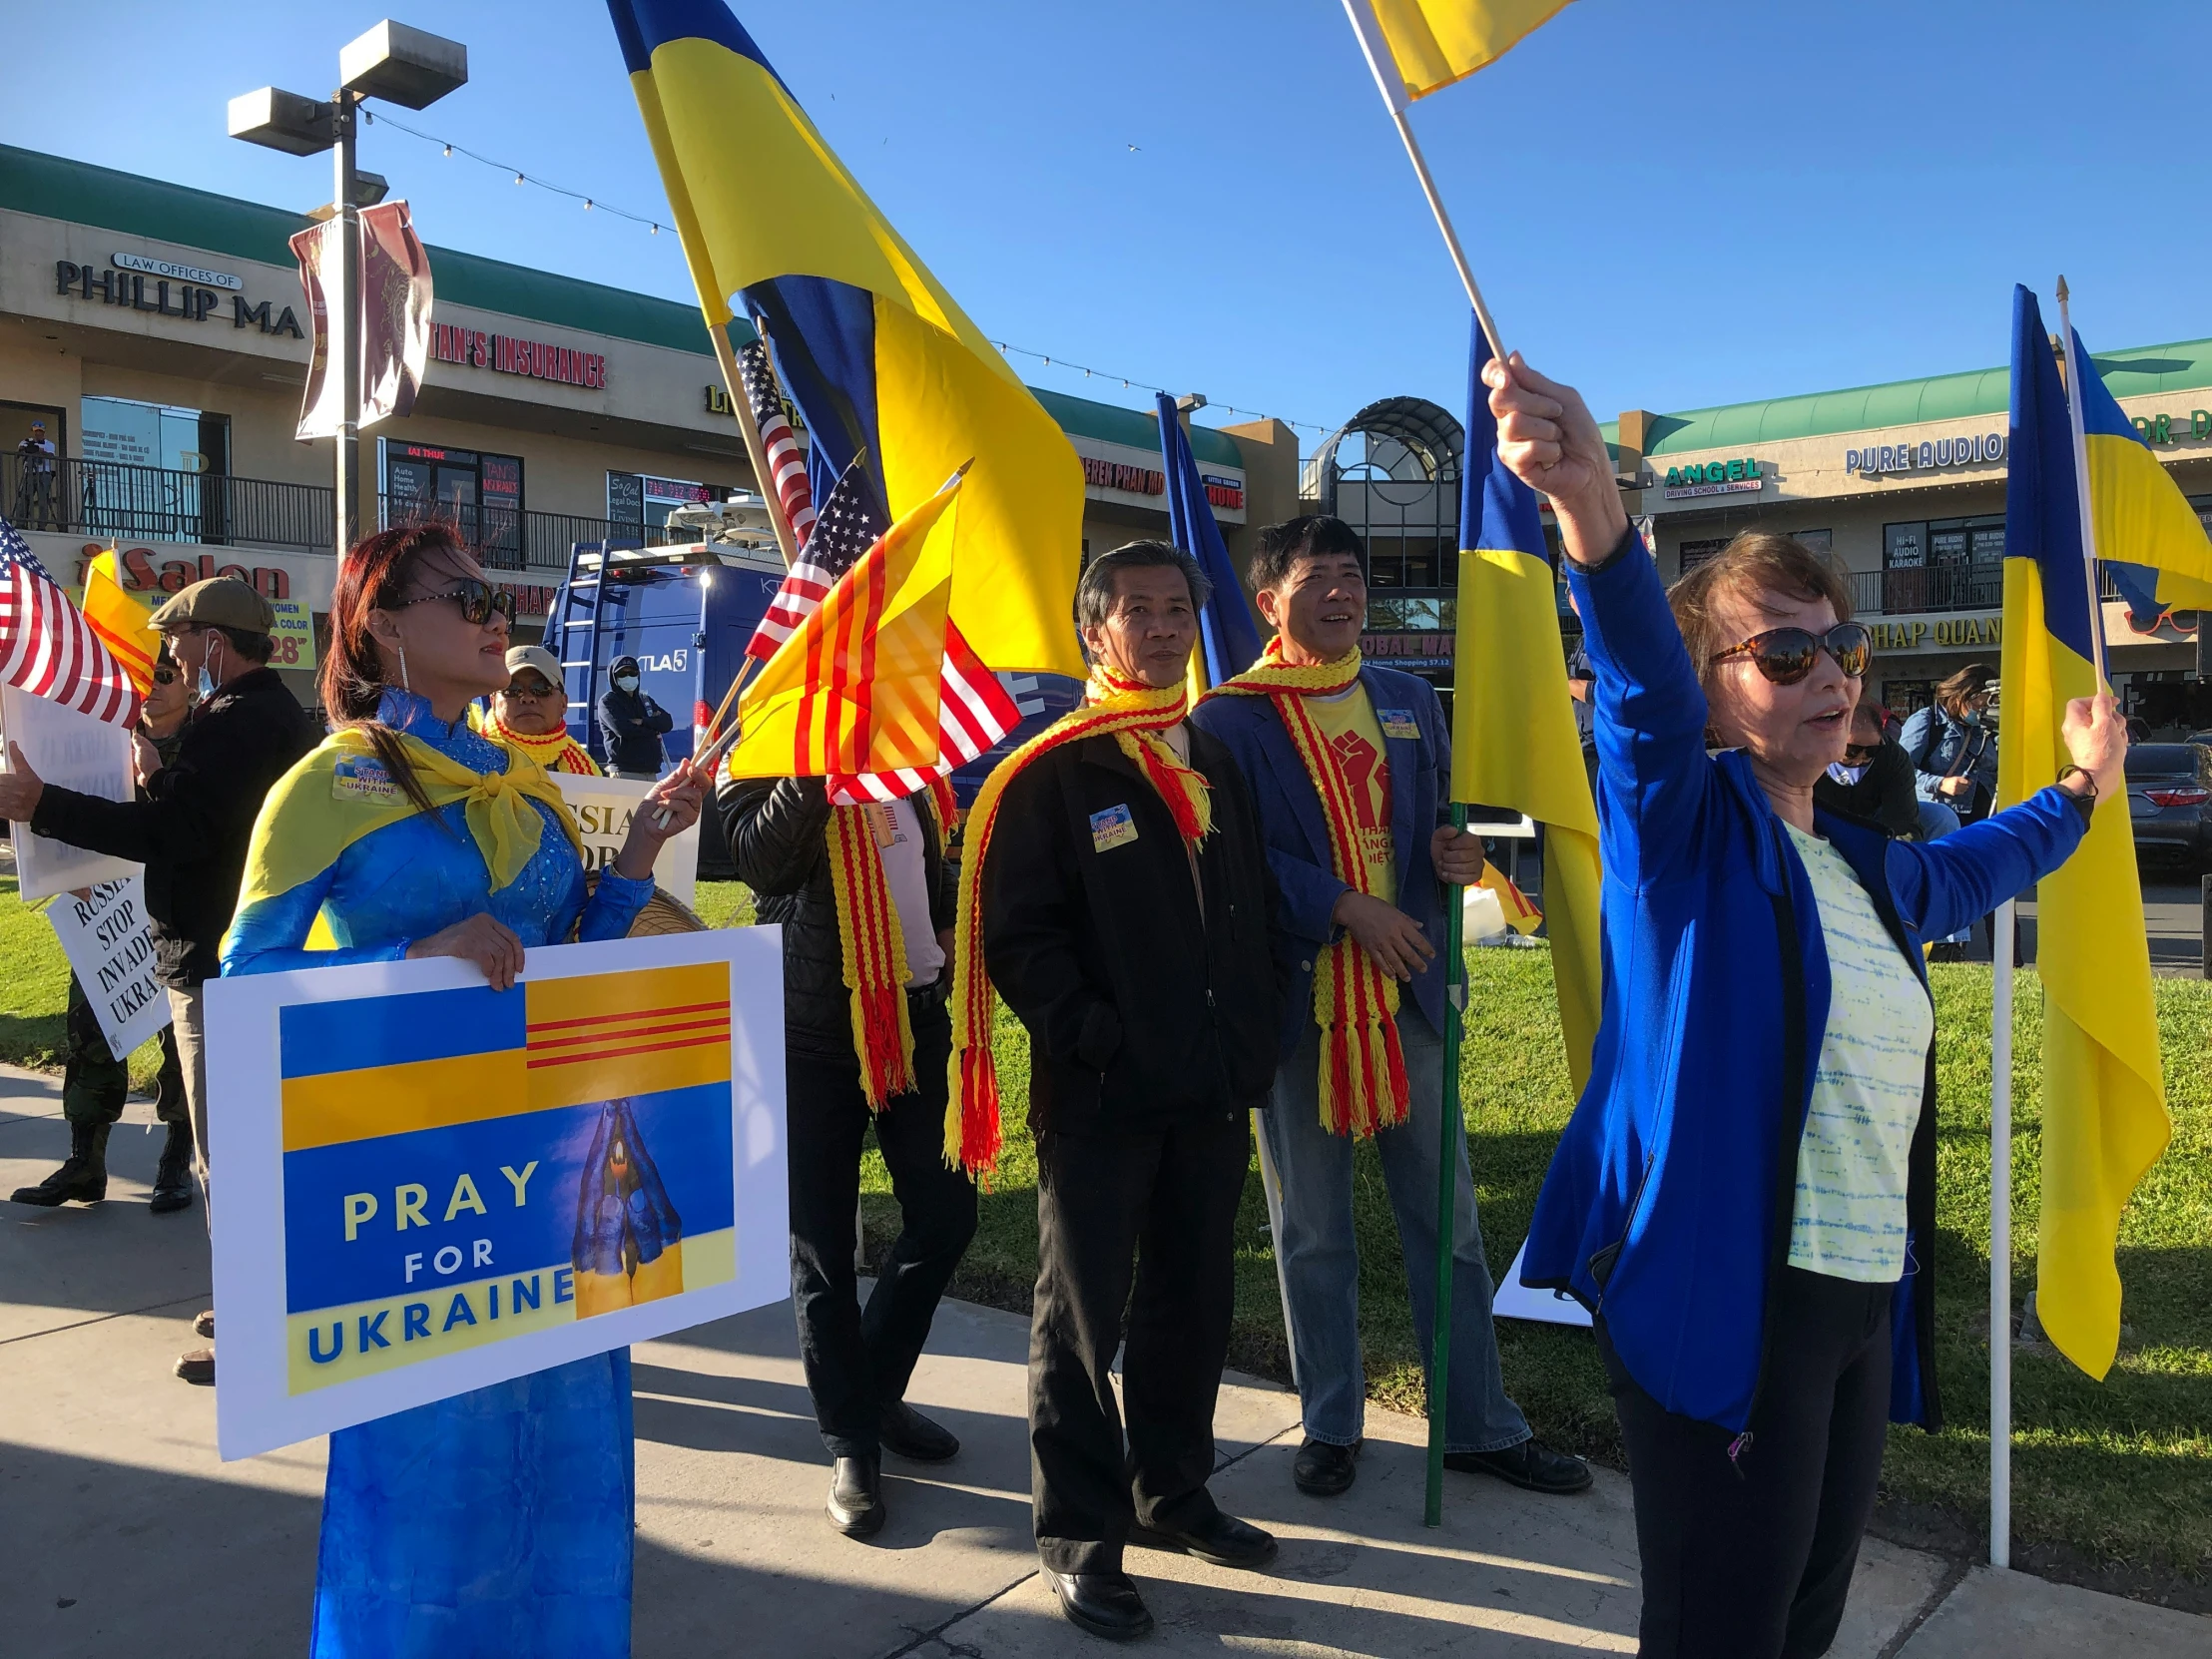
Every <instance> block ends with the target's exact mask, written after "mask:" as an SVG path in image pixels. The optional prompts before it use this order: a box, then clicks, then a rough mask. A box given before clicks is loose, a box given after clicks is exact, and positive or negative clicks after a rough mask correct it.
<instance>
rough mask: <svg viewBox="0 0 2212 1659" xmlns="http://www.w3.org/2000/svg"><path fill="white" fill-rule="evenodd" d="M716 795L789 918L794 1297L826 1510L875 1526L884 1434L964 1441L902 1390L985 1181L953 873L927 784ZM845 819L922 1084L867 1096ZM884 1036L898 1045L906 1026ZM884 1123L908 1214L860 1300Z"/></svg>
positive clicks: (941, 1453)
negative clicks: (962, 1042) (835, 852)
mask: <svg viewBox="0 0 2212 1659" xmlns="http://www.w3.org/2000/svg"><path fill="white" fill-rule="evenodd" d="M720 806H721V809H722V823H723V830H724V833H725V834H727V835H728V837H729V841H730V851H731V856H732V859H733V860H734V862H735V863H736V865H737V872H738V878H739V879H740V880H742V881H744V882H745V883H746V884H747V885H748V886H750V887H751V888H752V889H753V891H754V893H755V894H756V895H757V896H758V898H759V901H760V911H759V915H760V919H761V920H762V921H764V922H780V923H782V924H783V928H784V1045H785V1048H784V1052H785V1099H786V1108H785V1110H786V1115H787V1123H788V1130H787V1133H788V1135H789V1145H790V1190H791V1229H792V1306H793V1309H794V1311H795V1312H796V1313H797V1315H798V1317H799V1348H800V1359H801V1363H802V1365H803V1366H804V1368H805V1370H806V1374H807V1389H808V1392H809V1393H810V1394H812V1395H813V1397H814V1402H815V1420H816V1422H817V1424H818V1425H819V1426H820V1428H821V1430H822V1440H823V1444H824V1445H825V1446H827V1447H828V1448H829V1451H830V1456H831V1457H832V1458H833V1459H834V1460H835V1467H834V1471H833V1472H832V1474H831V1477H830V1497H829V1503H828V1509H829V1514H830V1524H831V1525H832V1526H833V1527H835V1528H836V1529H837V1530H838V1531H840V1532H842V1533H844V1534H845V1535H846V1536H848V1537H867V1536H869V1535H871V1534H873V1533H875V1532H877V1531H879V1530H880V1529H881V1528H882V1525H883V1521H884V1518H885V1510H884V1505H883V1493H882V1471H881V1453H882V1450H883V1448H885V1447H887V1448H888V1449H890V1450H891V1451H892V1452H894V1453H896V1454H897V1455H899V1456H901V1457H906V1458H911V1459H914V1460H916V1461H920V1462H929V1463H937V1462H943V1461H945V1460H947V1459H949V1458H951V1457H952V1456H954V1455H955V1454H956V1453H957V1452H958V1451H959V1449H960V1442H959V1441H958V1440H957V1439H956V1438H955V1437H954V1436H953V1435H952V1433H951V1432H950V1431H949V1430H947V1429H946V1428H944V1427H942V1426H941V1425H939V1424H938V1423H935V1422H932V1421H931V1420H930V1419H929V1418H927V1417H925V1416H923V1415H922V1414H921V1413H920V1412H919V1411H917V1410H915V1409H914V1408H913V1407H912V1406H910V1405H908V1404H906V1403H905V1393H906V1384H907V1382H908V1380H909V1379H911V1377H912V1376H913V1370H914V1363H915V1362H916V1361H917V1360H919V1359H920V1357H921V1350H922V1345H923V1344H924V1343H926V1342H927V1341H928V1338H929V1325H930V1321H931V1320H932V1319H934V1318H935V1316H936V1312H937V1303H938V1300H939V1299H940V1298H941V1297H942V1296H943V1295H944V1288H945V1286H946V1284H947V1283H949V1282H950V1280H951V1278H952V1272H953V1269H955V1268H956V1267H958V1266H959V1264H960V1257H961V1256H962V1255H963V1254H964V1253H965V1252H966V1250H967V1246H968V1241H969V1240H970V1239H971V1238H973V1237H974V1236H975V1187H974V1184H973V1183H972V1182H971V1181H970V1180H969V1179H968V1177H967V1173H966V1172H965V1171H964V1170H961V1169H959V1168H957V1167H947V1165H946V1163H945V1158H944V1107H945V1094H946V1073H945V1060H946V1056H947V1055H948V1053H949V1052H950V1048H951V1042H952V1033H951V1025H950V1022H949V1020H948V1019H947V1017H946V1013H945V992H946V983H947V979H948V977H949V974H948V969H947V960H948V954H949V944H950V939H951V927H952V909H953V886H952V877H951V873H950V871H949V870H948V869H947V867H946V865H945V861H944V848H943V835H942V830H941V825H940V817H939V809H937V808H935V807H933V806H932V805H931V802H930V798H929V796H928V795H927V794H923V795H921V796H917V797H915V798H913V799H912V800H908V801H895V802H888V803H870V804H869V805H867V806H861V807H832V806H831V805H830V799H829V796H828V794H827V793H826V791H825V788H824V784H823V780H821V779H820V778H784V779H773V780H764V779H744V780H736V781H732V782H730V783H726V784H725V785H724V786H723V788H722V791H721V794H720ZM839 815H842V816H843V817H844V820H845V822H844V823H843V824H841V825H840V824H838V823H836V822H835V820H836V819H837V817H838V816H839ZM840 830H849V831H852V832H853V833H854V834H856V835H864V836H866V838H867V839H868V841H869V842H871V843H872V845H873V846H874V848H875V854H876V861H877V864H878V865H879V867H880V870H881V874H882V880H883V885H884V888H885V889H886V891H887V893H888V896H889V898H890V901H891V904H892V906H893V907H894V909H895V911H896V914H897V919H898V924H899V927H898V932H899V938H900V942H901V944H902V945H903V947H904V953H905V958H906V962H905V966H906V974H905V984H904V987H903V992H904V996H905V999H906V1016H907V1023H908V1027H909V1029H910V1032H911V1041H910V1043H909V1044H908V1045H907V1055H906V1058H907V1059H908V1060H909V1061H910V1068H909V1072H908V1076H909V1078H910V1081H911V1083H912V1087H911V1088H909V1089H906V1090H904V1091H902V1092H897V1093H887V1094H886V1092H885V1091H883V1090H880V1089H877V1090H875V1091H874V1094H875V1098H872V1099H871V1079H870V1077H869V1076H868V1075H866V1074H864V1073H863V1070H862V1067H861V1063H860V1059H859V1056H858V1054H857V1052H856V1051H855V1049H854V1046H853V1040H852V1032H853V1020H854V1013H853V996H852V993H851V992H850V991H848V989H847V985H846V967H845V960H844V946H843V936H844V932H845V929H840V927H839V925H838V914H837V906H838V896H837V886H836V883H835V881H834V880H833V879H832V877H831V872H830V845H831V839H832V836H834V835H835V834H837V833H838V832H839V831H840ZM846 844H847V845H855V844H857V843H856V842H847V843H846ZM848 919H849V918H848ZM862 1017H863V1018H865V1017H867V1015H866V1011H865V1010H864V1009H863V1013H862ZM885 1040H886V1041H887V1042H889V1043H890V1044H891V1045H892V1046H893V1047H894V1048H895V1047H896V1046H897V1042H898V1038H897V1034H896V1033H895V1032H893V1033H887V1034H886V1035H885ZM873 1046H874V1045H871V1047H873ZM871 1108H872V1110H871ZM871 1122H872V1123H873V1124H874V1127H875V1144H876V1146H877V1147H878V1148H879V1149H880V1150H881V1151H882V1154H883V1162H884V1165H885V1166H886V1167H887V1168H888V1170H889V1171H890V1177H891V1189H892V1191H893V1192H894V1193H895V1194H896V1195H897V1198H898V1207H899V1215H900V1220H901V1227H900V1231H899V1235H898V1238H897V1241H896V1242H895V1243H893V1244H892V1246H891V1249H890V1254H889V1256H888V1257H887V1258H886V1259H885V1261H884V1263H883V1267H882V1270H881V1272H880V1273H879V1274H878V1276H877V1278H876V1281H875V1289H874V1290H873V1291H872V1292H871V1293H869V1296H868V1302H867V1308H866V1310H865V1311H864V1312H863V1311H862V1310H861V1308H860V1306H859V1304H858V1301H857V1298H856V1294H855V1287H854V1283H853V1277H854V1276H853V1266H852V1242H853V1240H852V1225H853V1210H854V1207H855V1206H856V1205H857V1203H858V1201H859V1191H860V1152H861V1144H862V1141H863V1139H864V1137H865V1136H866V1133H867V1129H868V1125H869V1124H870V1123H871Z"/></svg>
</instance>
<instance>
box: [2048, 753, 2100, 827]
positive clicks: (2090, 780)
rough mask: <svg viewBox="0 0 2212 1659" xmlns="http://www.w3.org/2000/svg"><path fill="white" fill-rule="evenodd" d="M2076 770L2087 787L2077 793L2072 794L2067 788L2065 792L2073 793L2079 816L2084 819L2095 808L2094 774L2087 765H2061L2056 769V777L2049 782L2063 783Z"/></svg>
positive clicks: (2095, 788) (2095, 787)
mask: <svg viewBox="0 0 2212 1659" xmlns="http://www.w3.org/2000/svg"><path fill="white" fill-rule="evenodd" d="M2077 772H2078V773H2080V774H2081V781H2082V782H2083V783H2084V784H2086V785H2087V786H2088V788H2087V789H2085V790H2083V791H2082V792H2081V793H2080V794H2079V795H2074V792H2073V791H2071V790H2068V791H2067V792H2066V793H2067V794H2068V795H2073V799H2074V805H2075V806H2077V807H2079V808H2080V809H2081V816H2082V817H2083V818H2084V819H2087V818H2088V817H2090V816H2091V815H2092V814H2093V813H2095V812H2096V810H2097V780H2096V774H2094V773H2093V772H2091V771H2090V770H2089V769H2088V768H2087V767H2083V766H2063V767H2060V768H2059V769H2058V776H2057V777H2056V778H2053V779H2052V780H2051V782H2052V783H2053V784H2063V783H2064V782H2065V781H2066V780H2067V779H2068V778H2070V777H2071V776H2073V774H2075V773H2077Z"/></svg>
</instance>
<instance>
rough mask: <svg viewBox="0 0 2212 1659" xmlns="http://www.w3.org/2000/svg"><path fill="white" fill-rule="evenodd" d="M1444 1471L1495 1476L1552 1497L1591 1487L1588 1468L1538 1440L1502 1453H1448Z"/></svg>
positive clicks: (1531, 1440) (1580, 1461) (1581, 1462)
mask: <svg viewBox="0 0 2212 1659" xmlns="http://www.w3.org/2000/svg"><path fill="white" fill-rule="evenodd" d="M1444 1467H1445V1468H1447V1469H1457V1470H1458V1471H1459V1472H1460V1473H1461V1474H1494V1475H1496V1476H1497V1477H1498V1479H1500V1480H1503V1481H1506V1482H1507V1483H1508V1484H1511V1485H1514V1486H1518V1487H1520V1488H1521V1489H1522V1490H1523V1491H1529V1492H1544V1493H1547V1494H1549V1495H1551V1496H1555V1497H1556V1496H1562V1495H1564V1494H1565V1493H1568V1492H1579V1491H1583V1490H1585V1489H1586V1488H1587V1487H1588V1486H1589V1484H1590V1465H1589V1464H1587V1463H1585V1462H1584V1461H1582V1459H1581V1458H1579V1457H1569V1456H1568V1455H1567V1454H1566V1453H1565V1452H1562V1451H1554V1450H1552V1449H1551V1447H1549V1446H1547V1445H1545V1444H1544V1442H1543V1441H1541V1440H1538V1439H1526V1440H1523V1441H1521V1443H1520V1444H1519V1445H1509V1446H1507V1447H1505V1448H1504V1449H1503V1450H1502V1451H1447V1452H1445V1453H1444Z"/></svg>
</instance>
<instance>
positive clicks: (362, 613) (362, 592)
mask: <svg viewBox="0 0 2212 1659" xmlns="http://www.w3.org/2000/svg"><path fill="white" fill-rule="evenodd" d="M433 553H457V554H459V555H460V556H461V557H463V558H466V557H467V556H468V551H467V549H466V548H464V547H463V546H462V545H461V538H460V536H459V534H458V533H456V532H455V530H454V528H453V527H452V526H451V525H450V524H445V523H442V522H439V521H438V520H435V519H432V520H430V521H428V522H426V523H420V524H402V525H398V526H395V527H394V528H392V529H389V530H379V531H377V532H376V533H375V534H374V535H369V536H363V537H362V538H361V539H360V540H359V541H357V542H355V543H354V544H353V545H352V546H351V547H349V548H347V549H346V550H345V557H344V558H342V559H340V560H339V561H338V579H337V586H336V589H335V591H333V592H332V594H331V595H330V647H329V650H328V651H327V652H325V653H324V655H323V658H322V673H321V676H320V678H319V680H318V683H317V689H318V690H319V691H320V692H321V693H322V706H323V707H324V708H325V709H327V710H329V711H330V716H331V718H332V719H333V720H337V721H340V722H343V723H345V724H348V725H352V724H357V723H359V722H362V721H369V720H373V719H375V717H376V704H377V700H378V699H379V698H381V697H382V696H383V692H384V670H383V665H382V663H381V662H380V661H379V660H378V658H377V655H376V641H375V640H374V639H373V638H372V637H370V635H369V632H368V613H369V612H370V611H373V610H379V609H386V608H388V607H389V606H390V605H391V604H392V603H393V602H394V601H395V600H397V599H398V597H399V596H400V594H401V593H402V592H403V591H404V590H405V589H406V586H407V584H408V583H409V582H410V581H412V580H413V579H414V576H415V573H416V572H417V571H418V570H419V569H420V568H421V565H422V562H423V560H424V559H425V558H426V557H427V556H429V555H430V554H433Z"/></svg>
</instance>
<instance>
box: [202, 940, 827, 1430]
mask: <svg viewBox="0 0 2212 1659" xmlns="http://www.w3.org/2000/svg"><path fill="white" fill-rule="evenodd" d="M781 934H782V929H780V928H776V927H749V928H742V929H734V930H717V931H711V932H703V933H680V934H669V935H662V936H657V937H652V938H637V939H618V940H612V941H608V942H605V943H599V944H573V945H556V946H549V947H546V948H543V949H538V950H532V951H529V952H528V953H527V954H526V956H525V957H524V967H523V974H522V977H521V978H520V979H519V980H518V981H517V982H516V984H515V986H514V988H513V989H512V990H509V991H504V992H500V991H494V990H492V989H491V988H490V986H488V985H487V984H486V983H485V982H484V978H483V975H482V974H481V973H479V972H478V971H477V970H476V968H475V967H474V966H473V965H471V964H468V963H464V962H460V961H456V960H453V959H450V958H444V957H438V958H429V959H425V960H421V961H401V962H375V963H365V964H358V965H354V966H347V967H328V968H309V969H305V970H302V971H299V972H294V973H273V974H262V975H252V976H248V977H244V978H237V979H222V980H215V981H211V982H210V983H209V985H208V987H207V994H208V1001H207V1021H208V1061H209V1063H208V1071H209V1078H210V1083H211V1085H212V1088H213V1091H214V1093H215V1095H216V1098H218V1099H220V1100H221V1101H222V1103H223V1105H222V1110H221V1111H220V1112H218V1113H217V1114H215V1115H214V1118H213V1121H212V1123H211V1125H210V1128H211V1133H212V1136H213V1142H214V1144H213V1147H212V1149H211V1152H212V1162H213V1163H214V1164H215V1165H217V1166H220V1167H221V1168H222V1170H223V1172H224V1194H225V1196H224V1200H223V1203H222V1205H221V1208H220V1210H219V1211H218V1212H217V1213H216V1215H215V1217H214V1225H215V1294H216V1306H217V1309H218V1310H219V1311H220V1312H221V1314H222V1316H223V1376H222V1383H221V1385H220V1386H219V1387H218V1389H217V1393H216V1429H217V1440H218V1444H219V1447H220V1449H221V1452H222V1455H223V1456H224V1457H225V1458H226V1459H230V1458H236V1457H249V1456H253V1455H255V1454H256V1453H259V1452H263V1451H270V1450H274V1449H275V1448H277V1447H278V1446H283V1445H289V1444H291V1443H293V1442H294V1441H297V1440H302V1439H306V1438H308V1437H310V1436H312V1435H315V1434H322V1433H327V1432H328V1431H330V1430H331V1429H335V1428H343V1427H347V1426H349V1425H351V1424H354V1423H359V1422H365V1421H368V1420H370V1419H371V1418H375V1417H380V1416H386V1415H388V1414H390V1413H391V1412H394V1411H401V1410H405V1409H408V1408H409V1407H411V1406H416V1405H422V1404H426V1403H428V1402H430V1401H432V1400H436V1399H443V1398H446V1397H449V1396H451V1395H454V1394H458V1393H463V1392H465V1391H467V1390H469V1389H471V1388H480V1387H484V1386H487V1385H489V1384H491V1383H499V1382H503V1381H505V1380H506V1379H509V1378H513V1377H520V1376H525V1375H527V1374H529V1373H531V1372H535V1371H541V1370H543V1369H545V1368H547V1367H549V1366H557V1365H561V1364H564V1363H566V1362H568V1361H571V1360H579V1359H582V1358H584V1357H585V1356H587V1355H591V1354H598V1353H603V1352H605V1351H607V1350H609V1349H615V1348H621V1347H625V1346H627V1345H629V1344H632V1343H638V1342H645V1341H649V1340H651V1339H653V1338H655V1337H665V1336H667V1335H669V1334H670V1333H671V1332H675V1331H681V1330H685V1329H687V1328H689V1327H691V1326H695V1325H700V1324H703V1323H705V1322H706V1321H709V1320H715V1319H721V1318H723V1317H724V1316H726V1315H730V1314H736V1313H742V1312H744V1311H745V1310H746V1309H749V1308H758V1307H761V1306H764V1305H765V1304H768V1303H771V1302H777V1301H780V1300H782V1299H783V1298H784V1297H785V1296H787V1295H789V1294H790V1289H791V1286H790V1272H789V1266H788V1252H789V1248H790V1246H789V1234H790V1227H789V1204H788V1199H787V1194H786V1186H785V1146H786V1143H785V1135H784V992H783V946H782V937H781Z"/></svg>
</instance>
